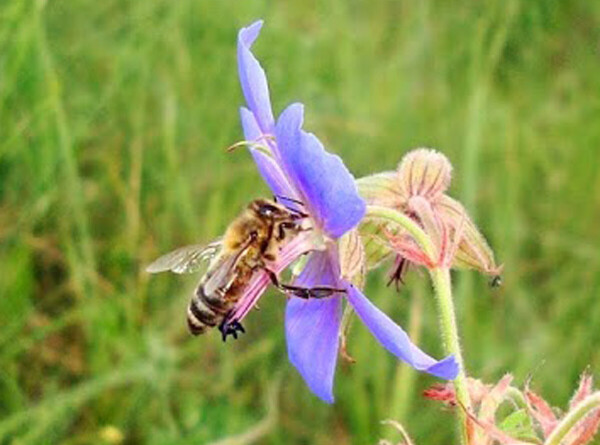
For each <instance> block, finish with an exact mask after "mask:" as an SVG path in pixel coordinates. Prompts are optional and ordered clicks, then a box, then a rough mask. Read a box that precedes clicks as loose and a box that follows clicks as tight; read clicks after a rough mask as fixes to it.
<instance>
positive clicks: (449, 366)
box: [347, 286, 458, 380]
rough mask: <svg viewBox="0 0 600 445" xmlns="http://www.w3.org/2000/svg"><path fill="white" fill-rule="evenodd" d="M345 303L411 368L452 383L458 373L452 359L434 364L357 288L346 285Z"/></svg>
mask: <svg viewBox="0 0 600 445" xmlns="http://www.w3.org/2000/svg"><path fill="white" fill-rule="evenodd" d="M347 289H348V302H349V303H350V304H351V305H352V307H353V308H354V310H355V311H356V313H357V315H358V316H359V318H360V319H361V320H362V322H363V323H364V324H365V325H367V327H368V328H369V330H370V331H371V333H372V334H373V335H374V336H375V338H376V339H377V340H378V341H379V343H381V345H382V346H383V347H384V348H385V349H387V350H388V351H390V352H391V353H392V354H394V355H395V356H396V357H398V358H399V359H400V360H403V361H405V362H406V363H408V364H409V365H411V366H412V367H413V368H415V369H417V370H419V371H424V372H427V373H429V374H432V375H435V376H437V377H440V378H442V379H447V380H451V379H454V378H455V377H456V375H457V374H458V364H457V363H456V360H455V359H454V356H452V355H451V356H448V357H446V358H445V359H443V360H440V361H436V360H435V359H433V358H432V357H430V356H429V355H427V354H425V353H424V352H423V351H421V350H420V349H419V348H418V347H417V346H416V345H414V344H413V343H412V342H411V341H410V338H408V335H407V334H406V332H404V331H403V330H402V328H400V326H398V325H397V324H396V323H394V322H393V321H392V320H391V319H390V318H389V317H388V316H387V315H385V314H384V313H383V312H381V311H380V310H379V309H377V307H375V305H373V303H371V302H370V301H369V299H368V298H367V297H365V296H364V295H363V294H362V293H361V292H360V291H359V290H358V289H357V288H356V287H354V286H348V288H347Z"/></svg>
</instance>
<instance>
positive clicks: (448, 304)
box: [367, 205, 471, 445]
mask: <svg viewBox="0 0 600 445" xmlns="http://www.w3.org/2000/svg"><path fill="white" fill-rule="evenodd" d="M367 217H372V218H376V219H383V220H387V221H390V222H393V223H395V224H398V225H400V226H402V227H403V228H404V229H405V230H406V231H407V232H408V233H409V234H410V235H411V236H412V237H413V238H414V239H415V241H416V242H417V243H418V244H419V246H420V247H421V249H423V252H425V254H426V255H427V256H429V257H430V258H435V257H436V256H437V251H436V248H435V245H434V243H433V242H432V240H431V238H430V237H429V235H428V234H427V233H426V232H425V231H424V230H423V229H422V228H421V227H420V226H419V224H417V223H416V222H415V221H413V220H412V219H411V218H409V217H408V216H406V215H404V214H403V213H401V212H398V211H396V210H394V209H390V208H387V207H382V206H373V205H371V206H367ZM429 274H430V275H431V280H432V282H433V287H434V289H435V293H436V297H437V303H438V310H439V313H440V325H441V331H442V339H443V342H444V347H445V348H446V353H448V354H453V355H454V357H455V359H456V362H457V363H458V366H459V371H458V376H457V377H456V379H455V380H454V388H455V390H456V398H457V400H458V402H459V403H460V405H461V406H462V408H464V409H466V410H470V409H471V400H470V399H469V392H468V391H467V377H466V374H465V368H464V362H463V358H462V352H461V349H460V340H459V337H458V328H457V326H456V315H455V313H454V300H452V283H451V281H450V269H449V268H447V267H435V268H432V269H429ZM462 408H459V418H458V419H459V428H460V432H461V442H462V443H463V444H465V445H468V443H469V440H468V438H469V434H468V417H467V415H466V413H465V412H464V410H463V409H462Z"/></svg>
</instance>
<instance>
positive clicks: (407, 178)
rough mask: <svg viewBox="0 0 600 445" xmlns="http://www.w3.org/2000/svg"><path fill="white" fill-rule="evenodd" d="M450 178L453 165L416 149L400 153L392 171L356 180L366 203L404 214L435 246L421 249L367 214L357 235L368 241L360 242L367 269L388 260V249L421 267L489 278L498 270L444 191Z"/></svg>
mask: <svg viewBox="0 0 600 445" xmlns="http://www.w3.org/2000/svg"><path fill="white" fill-rule="evenodd" d="M451 178H452V165H451V164H450V161H448V159H447V158H446V156H444V155H443V154H441V153H439V152H437V151H435V150H432V149H428V148H419V149H416V150H413V151H411V152H409V153H408V154H406V156H404V158H403V159H402V161H401V162H400V164H399V166H398V170H397V171H396V172H384V173H378V174H375V175H371V176H367V177H364V178H361V179H359V180H358V181H357V183H358V189H359V192H360V193H361V195H362V196H363V198H364V199H365V200H366V201H367V203H368V204H370V205H373V206H381V207H386V208H391V209H394V210H396V211H399V212H402V213H404V214H405V215H406V216H408V217H409V218H411V219H412V220H414V221H416V222H417V223H418V224H419V225H420V226H421V228H422V229H423V230H424V231H425V232H426V233H427V235H428V236H429V237H430V238H431V240H432V242H433V244H434V246H435V248H436V252H434V254H433V256H432V254H431V252H429V253H425V252H422V251H420V249H419V246H418V245H417V243H416V242H415V240H413V239H412V238H411V236H410V235H409V234H408V233H407V232H406V231H405V230H403V229H402V228H401V227H399V226H398V227H396V226H394V224H391V223H389V221H385V222H384V221H377V220H375V219H374V218H369V215H368V214H367V218H366V219H365V223H364V224H363V225H362V226H361V234H362V235H363V240H364V241H365V243H366V244H368V245H365V250H366V261H367V265H368V267H374V266H376V265H377V264H378V263H379V262H380V261H381V260H383V259H385V258H387V257H388V256H389V253H390V249H391V250H392V251H394V252H395V253H396V254H397V255H400V256H401V257H403V258H406V259H407V260H409V261H410V262H414V263H416V264H418V265H423V266H425V267H454V268H458V269H461V268H468V269H476V270H478V271H480V272H482V273H485V274H489V275H494V276H495V275H498V274H499V273H500V272H501V269H502V267H501V266H498V265H497V264H496V262H495V260H494V254H493V252H492V250H491V249H490V247H489V245H488V243H487V241H486V240H485V237H484V236H483V235H482V234H481V232H480V231H479V229H478V228H477V226H475V224H474V223H473V221H472V220H471V218H470V217H469V215H468V213H467V211H466V210H465V208H464V207H463V206H462V205H461V204H460V203H459V202H458V201H456V200H455V199H453V198H451V197H449V196H448V195H446V194H445V192H446V190H447V189H448V187H449V186H450V181H451ZM375 240H378V241H379V242H376V241H375ZM371 258H373V260H371Z"/></svg>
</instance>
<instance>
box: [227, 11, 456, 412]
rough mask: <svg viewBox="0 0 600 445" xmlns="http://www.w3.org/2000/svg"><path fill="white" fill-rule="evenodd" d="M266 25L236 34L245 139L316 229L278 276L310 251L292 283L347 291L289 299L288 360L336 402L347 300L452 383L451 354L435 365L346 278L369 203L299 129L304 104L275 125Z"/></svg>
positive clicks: (408, 357) (256, 285)
mask: <svg viewBox="0 0 600 445" xmlns="http://www.w3.org/2000/svg"><path fill="white" fill-rule="evenodd" d="M261 27H262V21H258V22H255V23H253V24H252V25H250V26H249V27H247V28H243V29H242V30H241V31H240V32H239V36H238V68H239V76H240V82H241V85H242V90H243V93H244V97H245V98H246V103H247V108H245V107H242V108H241V110H240V114H241V121H242V126H243V129H244V135H245V138H246V140H247V141H251V142H255V143H256V144H255V145H250V152H251V154H252V156H253V158H254V161H255V162H256V165H257V166H258V169H259V171H260V174H261V176H262V177H263V179H264V180H265V181H266V183H267V184H268V185H269V187H270V188H271V190H272V191H273V193H274V194H275V195H277V196H284V197H286V198H290V199H294V200H298V201H300V202H302V203H303V206H304V207H303V211H304V212H306V213H308V214H309V219H310V224H311V226H312V230H311V231H310V232H309V233H304V234H302V235H301V236H299V237H297V238H296V239H294V240H293V241H292V242H290V243H289V245H287V246H285V247H284V249H283V250H282V252H281V255H280V258H279V259H278V261H277V263H276V264H275V265H274V269H275V272H280V271H281V270H283V269H284V268H285V267H287V266H288V265H289V264H290V263H291V262H293V261H294V260H296V259H297V258H299V256H300V255H302V254H304V253H307V252H310V253H309V257H308V260H307V262H306V265H305V266H304V269H303V270H302V272H301V273H300V274H299V276H298V277H297V279H296V280H295V284H296V285H298V286H302V287H307V288H310V287H314V286H331V287H334V288H336V289H344V290H345V292H340V293H337V294H334V295H332V296H331V297H327V298H321V299H308V300H305V299H300V298H297V297H292V298H290V300H289V301H288V304H287V309H286V319H285V332H286V337H287V345H288V354H289V358H290V361H291V362H292V363H293V364H294V366H295V367H296V368H297V369H298V371H299V372H300V374H301V375H302V377H303V378H304V380H305V381H306V383H307V384H308V386H309V388H310V389H311V390H312V391H313V392H314V393H315V394H316V395H317V396H319V397H320V398H321V399H323V400H324V401H326V402H328V403H332V402H333V376H334V372H335V366H336V361H337V357H338V349H339V336H340V322H341V313H342V300H343V299H344V298H346V300H347V301H348V303H349V304H350V305H351V306H352V308H353V309H354V311H355V312H356V314H357V315H358V317H359V318H360V319H361V320H362V321H363V323H364V324H365V325H366V326H367V328H368V329H369V330H370V331H371V333H372V334H373V335H374V336H375V338H376V339H377V340H378V341H379V342H380V343H381V345H382V346H383V347H384V348H386V349H387V350H388V351H390V352H391V353H392V354H394V355H395V356H396V357H398V358H400V359H401V360H403V361H405V362H406V363H408V364H410V365H411V366H413V367H414V368H415V369H417V370H420V371H425V372H428V373H430V374H433V375H435V376H438V377H441V378H444V379H453V378H454V377H455V376H456V374H457V372H458V366H457V364H456V361H455V360H454V357H452V356H450V357H447V358H445V359H444V360H441V361H436V360H434V359H433V358H432V357H430V356H429V355H427V354H425V353H424V352H423V351H421V350H420V349H419V348H418V347H417V346H415V345H414V344H413V343H411V341H410V339H409V338H408V336H407V334H406V333H405V332H404V331H403V330H402V329H401V328H400V327H399V326H398V325H396V324H395V323H394V322H393V321H392V320H391V319H390V318H389V317H388V316H387V315H385V314H384V313H383V312H381V311H380V310H379V309H377V308H376V307H375V306H374V305H373V304H372V303H371V302H370V301H369V300H368V299H367V298H366V297H365V296H364V295H363V294H362V292H361V291H360V290H359V289H358V288H357V287H356V286H354V285H353V284H352V283H351V282H350V281H349V280H348V279H345V278H344V277H342V272H341V267H340V254H339V249H338V242H337V240H338V239H339V238H340V237H341V236H342V235H344V234H345V233H346V232H348V231H350V230H351V229H353V228H354V227H356V226H357V225H358V223H359V222H360V220H361V219H362V217H363V216H364V214H365V202H364V200H363V199H362V198H361V197H360V196H359V194H358V191H357V187H356V184H355V181H354V178H353V176H352V175H351V174H350V172H349V171H348V169H347V168H346V167H345V165H344V163H343V162H342V160H341V159H340V157H339V156H336V155H332V154H330V153H328V152H326V151H325V149H324V148H323V145H322V144H321V142H320V141H319V140H318V139H317V138H316V137H315V136H314V135H313V134H311V133H307V132H306V131H304V130H303V129H302V123H303V119H304V107H303V105H301V104H292V105H290V106H288V107H287V108H286V109H285V110H284V111H283V112H282V113H281V115H280V116H279V118H278V119H277V121H275V119H274V117H273V112H272V111H271V101H270V98H269V90H268V85H267V79H266V76H265V72H264V70H263V69H262V67H261V66H260V64H259V62H258V60H257V59H256V58H255V57H254V55H253V54H252V52H251V50H250V48H251V46H252V44H253V43H254V41H255V40H256V38H257V37H258V34H259V32H260V29H261ZM268 284H269V280H268V278H267V277H266V274H263V273H260V274H258V275H257V277H256V278H255V279H254V280H253V281H252V282H251V284H250V285H249V287H248V289H247V291H246V295H245V296H244V298H243V299H242V300H241V301H240V303H239V304H238V306H237V307H236V309H235V310H234V314H233V317H234V318H235V319H237V320H239V319H241V318H242V317H244V316H245V315H246V313H247V312H248V311H249V310H250V308H251V307H252V306H253V305H254V303H255V302H256V301H257V300H258V298H260V295H261V294H262V293H263V291H264V289H265V288H266V287H267V286H268Z"/></svg>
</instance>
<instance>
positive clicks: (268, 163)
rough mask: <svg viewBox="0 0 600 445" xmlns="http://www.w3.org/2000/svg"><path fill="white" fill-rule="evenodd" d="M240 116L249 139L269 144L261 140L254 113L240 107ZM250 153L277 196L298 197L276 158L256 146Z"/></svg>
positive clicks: (246, 136)
mask: <svg viewBox="0 0 600 445" xmlns="http://www.w3.org/2000/svg"><path fill="white" fill-rule="evenodd" d="M240 118H241V120H242V127H243V128H244V137H245V139H246V140H247V141H258V143H261V144H264V145H267V141H266V140H264V141H263V140H261V136H262V135H261V132H260V129H259V128H258V124H257V122H256V118H255V117H254V114H252V112H251V111H250V110H248V109H247V108H244V107H242V108H240ZM250 153H251V154H252V157H253V158H254V162H255V163H256V166H257V167H258V171H259V172H260V175H261V176H262V178H263V179H264V180H265V182H266V183H267V185H268V186H269V188H270V189H271V191H272V192H273V194H274V195H275V196H285V197H286V198H292V199H297V197H298V196H297V194H296V192H295V191H294V189H293V188H292V187H291V185H290V183H289V181H288V180H287V178H286V177H285V174H284V173H283V171H282V170H281V167H279V165H277V163H276V162H275V160H274V159H273V158H272V157H270V156H269V155H267V154H266V153H263V152H261V151H260V150H257V149H255V148H250Z"/></svg>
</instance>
